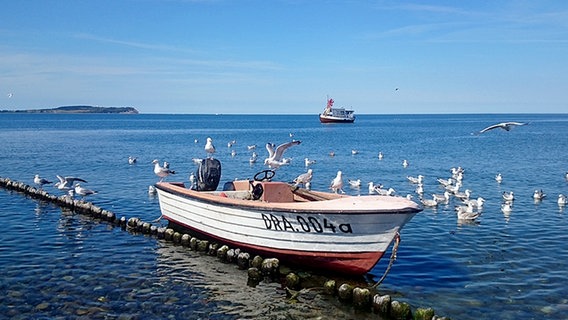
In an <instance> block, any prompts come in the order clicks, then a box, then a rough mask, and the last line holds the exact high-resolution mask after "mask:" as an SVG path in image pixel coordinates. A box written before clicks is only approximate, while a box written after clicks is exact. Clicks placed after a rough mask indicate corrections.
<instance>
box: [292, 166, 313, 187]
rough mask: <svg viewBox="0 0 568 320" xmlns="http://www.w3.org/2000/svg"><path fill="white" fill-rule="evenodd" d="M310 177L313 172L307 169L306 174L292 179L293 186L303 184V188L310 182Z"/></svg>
mask: <svg viewBox="0 0 568 320" xmlns="http://www.w3.org/2000/svg"><path fill="white" fill-rule="evenodd" d="M312 176H313V170H312V169H308V172H306V173H302V174H301V175H299V176H298V177H297V178H296V179H294V186H298V185H300V184H303V185H304V187H305V186H306V184H309V183H310V182H311V181H312Z"/></svg>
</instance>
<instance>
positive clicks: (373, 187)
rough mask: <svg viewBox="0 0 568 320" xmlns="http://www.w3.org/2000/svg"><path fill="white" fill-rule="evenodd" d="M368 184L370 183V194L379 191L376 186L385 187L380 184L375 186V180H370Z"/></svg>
mask: <svg viewBox="0 0 568 320" xmlns="http://www.w3.org/2000/svg"><path fill="white" fill-rule="evenodd" d="M368 185H369V194H373V193H376V192H377V191H376V189H375V188H377V187H378V188H382V187H383V186H382V185H380V184H379V185H376V186H375V183H373V181H371V182H369V183H368Z"/></svg>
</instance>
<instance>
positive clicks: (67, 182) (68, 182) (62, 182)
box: [54, 175, 87, 190]
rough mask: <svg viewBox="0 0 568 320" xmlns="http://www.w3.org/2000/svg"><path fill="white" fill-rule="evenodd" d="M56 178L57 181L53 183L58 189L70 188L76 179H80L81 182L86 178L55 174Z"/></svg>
mask: <svg viewBox="0 0 568 320" xmlns="http://www.w3.org/2000/svg"><path fill="white" fill-rule="evenodd" d="M57 179H59V182H56V183H55V185H54V186H55V187H56V188H57V189H59V190H69V189H72V188H73V186H74V184H75V182H76V181H81V182H85V183H87V181H86V180H83V179H81V178H75V177H65V178H63V177H62V176H60V175H57Z"/></svg>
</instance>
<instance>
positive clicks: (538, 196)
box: [533, 189, 546, 201]
mask: <svg viewBox="0 0 568 320" xmlns="http://www.w3.org/2000/svg"><path fill="white" fill-rule="evenodd" d="M545 197H546V194H545V193H544V191H542V189H540V190H535V191H534V193H533V199H534V200H536V201H540V200H542V199H544V198H545Z"/></svg>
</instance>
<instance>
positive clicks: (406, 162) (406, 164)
mask: <svg viewBox="0 0 568 320" xmlns="http://www.w3.org/2000/svg"><path fill="white" fill-rule="evenodd" d="M402 166H403V167H404V168H406V167H408V160H406V159H404V160H402Z"/></svg>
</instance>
